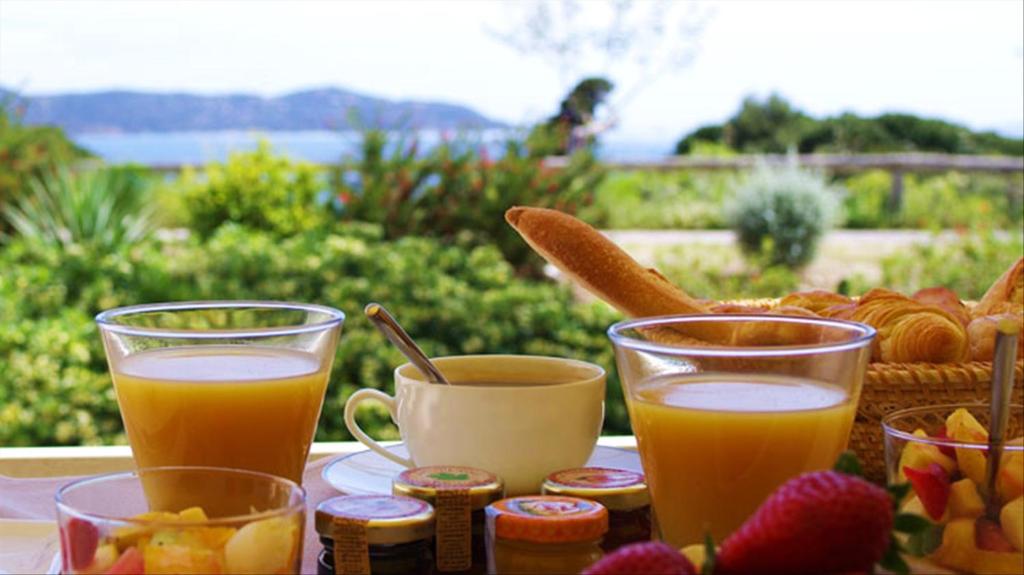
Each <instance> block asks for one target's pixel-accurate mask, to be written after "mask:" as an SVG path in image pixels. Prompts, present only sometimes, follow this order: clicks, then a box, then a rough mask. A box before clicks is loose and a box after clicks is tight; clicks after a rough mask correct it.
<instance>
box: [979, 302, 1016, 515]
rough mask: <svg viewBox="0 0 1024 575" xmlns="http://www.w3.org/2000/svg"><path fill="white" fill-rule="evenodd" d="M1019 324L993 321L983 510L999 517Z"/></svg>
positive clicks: (1007, 321) (1009, 321)
mask: <svg viewBox="0 0 1024 575" xmlns="http://www.w3.org/2000/svg"><path fill="white" fill-rule="evenodd" d="M1018 337H1020V326H1019V325H1017V322H1015V321H1013V320H1010V319H1004V320H1001V321H1000V322H999V323H998V324H997V325H996V349H995V358H994V359H993V361H992V412H991V416H990V421H989V430H988V462H987V463H986V465H985V492H986V493H987V494H988V504H987V505H986V514H987V515H988V516H989V518H990V519H996V518H998V517H999V503H998V502H997V501H996V477H997V476H998V474H999V463H1000V460H1001V459H1002V457H1003V447H1004V446H1005V445H1006V426H1007V425H1008V424H1009V423H1010V393H1011V392H1012V391H1013V364H1014V363H1015V362H1016V361H1017V338H1018Z"/></svg>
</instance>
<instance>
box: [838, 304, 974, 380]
mask: <svg viewBox="0 0 1024 575" xmlns="http://www.w3.org/2000/svg"><path fill="white" fill-rule="evenodd" d="M850 319H851V320H853V321H859V322H862V323H866V324H868V325H870V326H872V327H874V328H875V329H876V330H878V337H877V338H876V340H875V342H874V343H873V344H872V350H871V359H872V361H883V362H898V363H909V362H918V361H926V362H931V363H947V362H961V361H965V360H966V359H967V357H968V355H969V353H970V346H969V344H968V341H967V330H966V328H964V326H963V325H962V324H960V322H959V321H957V319H956V318H955V317H954V316H953V315H952V314H950V313H949V312H947V311H946V310H944V309H942V308H940V307H937V306H932V305H925V304H922V303H920V302H917V301H914V300H912V299H910V298H908V297H907V296H905V295H903V294H900V293H897V292H894V291H891V290H887V289H882V288H875V289H873V290H871V291H869V292H868V293H866V294H864V296H863V297H862V298H861V299H860V301H859V302H858V304H857V307H856V309H854V310H853V313H852V314H851V317H850Z"/></svg>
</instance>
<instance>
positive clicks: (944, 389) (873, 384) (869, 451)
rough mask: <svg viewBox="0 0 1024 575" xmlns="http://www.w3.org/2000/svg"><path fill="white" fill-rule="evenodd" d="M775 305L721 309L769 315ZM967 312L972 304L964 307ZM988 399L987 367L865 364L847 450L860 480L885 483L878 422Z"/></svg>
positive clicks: (1019, 372) (1017, 398)
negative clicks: (900, 413)
mask: <svg viewBox="0 0 1024 575" xmlns="http://www.w3.org/2000/svg"><path fill="white" fill-rule="evenodd" d="M778 301H779V300H777V299H750V300H738V301H728V302H722V303H728V304H738V305H744V306H750V307H757V308H761V309H765V310H767V309H771V308H772V307H774V306H775V305H776V304H777V303H778ZM967 305H968V306H970V305H972V303H968V304H967ZM991 397H992V362H990V361H970V362H965V363H947V364H935V363H870V364H868V370H867V373H866V374H865V377H864V387H863V388H862V389H861V392H860V403H859V404H858V405H857V417H856V419H855V420H854V422H853V430H852V432H851V433H850V449H852V450H853V451H854V452H855V453H856V454H857V457H858V458H860V461H861V464H862V465H863V467H864V473H865V475H866V476H867V477H868V478H869V479H871V480H872V481H874V482H876V483H885V442H884V437H885V434H884V433H883V432H882V418H883V417H885V416H886V415H888V414H889V413H892V412H894V411H898V410H900V409H906V408H908V407H919V406H925V405H942V404H949V403H987V402H988V401H989V398H991ZM1010 402H1011V403H1015V404H1020V403H1024V358H1018V360H1017V363H1016V365H1015V366H1014V386H1013V395H1012V396H1011V400H1010Z"/></svg>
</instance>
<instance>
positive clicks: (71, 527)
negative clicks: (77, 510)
mask: <svg viewBox="0 0 1024 575" xmlns="http://www.w3.org/2000/svg"><path fill="white" fill-rule="evenodd" d="M62 532H63V533H62V534H61V536H62V537H63V538H64V540H65V544H66V545H65V552H67V554H68V559H69V560H70V563H71V568H72V569H74V570H75V571H81V570H83V569H86V568H87V567H89V564H90V563H92V560H93V557H94V556H95V555H96V549H97V548H98V547H99V544H100V531H99V529H97V528H96V526H95V525H93V524H92V523H89V522H88V521H86V520H84V519H79V518H77V517H72V518H71V519H70V520H69V521H68V522H67V524H66V525H65V526H64V529H63V530H62Z"/></svg>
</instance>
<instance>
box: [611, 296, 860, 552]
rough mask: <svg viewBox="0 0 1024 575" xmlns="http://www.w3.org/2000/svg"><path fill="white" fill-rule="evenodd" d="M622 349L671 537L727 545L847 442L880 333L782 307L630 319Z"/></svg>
mask: <svg viewBox="0 0 1024 575" xmlns="http://www.w3.org/2000/svg"><path fill="white" fill-rule="evenodd" d="M608 334H609V336H610V337H611V340H612V342H613V344H614V345H615V356H616V363H617V364H618V370H619V376H620V378H621V380H622V385H623V388H624V392H625V396H626V405H627V407H628V409H629V415H630V420H631V422H632V425H633V432H634V433H635V434H636V438H637V445H638V448H639V451H640V458H641V462H642V464H643V468H644V473H645V475H646V476H647V482H648V485H649V486H650V489H651V497H652V502H653V504H654V511H655V514H656V515H657V517H658V523H659V527H660V529H661V537H662V539H664V540H665V541H667V542H668V543H670V544H672V545H674V546H676V547H682V546H684V545H689V544H693V543H700V542H702V541H703V540H704V536H705V534H706V533H710V534H711V535H712V537H714V539H715V541H718V542H721V541H722V540H723V539H724V538H725V537H726V536H727V535H729V534H730V533H732V532H733V531H734V530H736V529H737V528H738V527H739V526H740V525H741V524H742V523H743V522H744V521H745V520H746V519H747V517H748V516H750V514H751V513H753V512H754V510H756V509H757V507H758V506H759V505H760V504H761V502H762V501H764V499H765V498H766V497H767V496H768V495H769V494H770V493H771V492H772V491H774V490H775V489H776V488H777V487H778V486H779V485H781V484H782V483H784V482H785V481H786V480H787V479H789V478H791V477H793V476H795V475H798V474H800V473H802V472H805V471H812V470H816V469H826V468H829V467H831V466H832V464H833V463H834V462H835V460H836V458H837V457H838V455H839V454H840V453H841V452H842V451H843V450H844V449H845V448H846V444H847V441H848V440H849V436H850V429H851V427H852V425H853V418H854V414H855V412H856V408H857V399H858V397H859V395H860V389H861V385H862V382H863V379H864V373H865V371H866V367H867V363H868V359H869V357H870V354H871V350H870V344H871V341H872V339H873V338H874V335H875V330H874V329H873V328H871V327H870V326H867V325H863V324H857V323H851V322H845V321H835V320H825V319H819V318H809V317H787V316H775V315H689V316H668V317H656V318H646V319H638V320H632V321H625V322H621V323H618V324H615V325H613V326H612V327H611V328H610V329H609V330H608Z"/></svg>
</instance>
